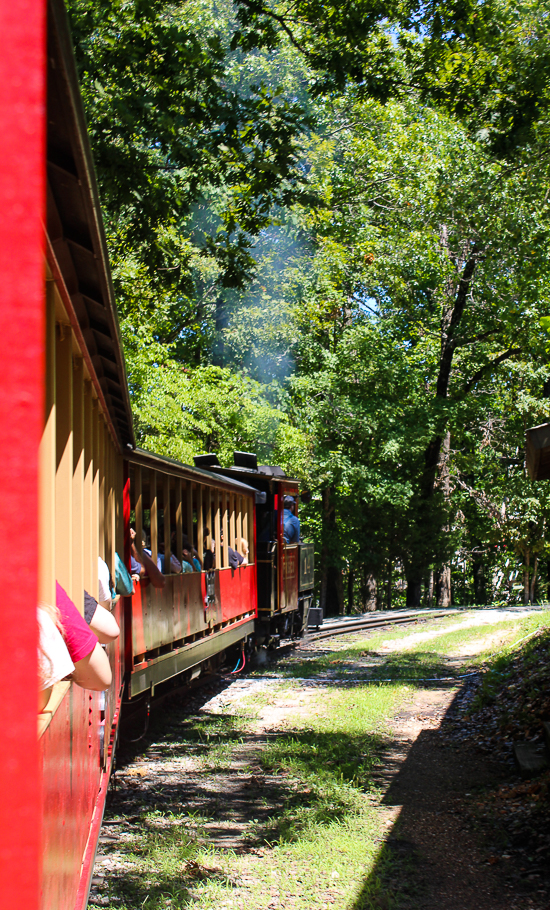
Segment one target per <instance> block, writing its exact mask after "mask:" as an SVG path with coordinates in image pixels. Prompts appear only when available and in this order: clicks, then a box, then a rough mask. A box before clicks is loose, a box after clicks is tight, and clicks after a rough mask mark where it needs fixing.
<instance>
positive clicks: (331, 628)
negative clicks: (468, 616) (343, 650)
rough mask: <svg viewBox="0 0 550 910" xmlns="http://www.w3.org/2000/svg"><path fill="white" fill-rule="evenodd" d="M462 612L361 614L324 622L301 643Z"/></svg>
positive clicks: (400, 611)
mask: <svg viewBox="0 0 550 910" xmlns="http://www.w3.org/2000/svg"><path fill="white" fill-rule="evenodd" d="M461 612H463V611H462V610H455V609H451V610H395V611H393V610H392V611H389V610H388V611H385V612H384V613H375V614H372V613H370V614H363V615H362V616H357V617H346V618H345V619H329V620H324V621H323V623H322V625H321V626H319V627H317V628H316V629H315V630H308V632H307V633H306V634H305V635H304V637H303V639H302V641H303V642H304V643H307V642H309V641H318V640H319V639H321V638H331V637H332V636H334V635H344V634H346V633H348V632H359V631H362V630H363V629H377V628H380V627H382V626H393V625H397V624H399V623H402V624H405V623H411V622H417V621H418V620H419V619H431V618H434V617H439V616H453V615H458V614H459V613H461Z"/></svg>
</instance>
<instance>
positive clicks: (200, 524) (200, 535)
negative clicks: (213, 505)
mask: <svg viewBox="0 0 550 910" xmlns="http://www.w3.org/2000/svg"><path fill="white" fill-rule="evenodd" d="M202 500H203V486H202V484H201V483H198V484H197V550H198V554H199V558H200V560H201V562H202V560H203V559H204V509H203V501H202Z"/></svg>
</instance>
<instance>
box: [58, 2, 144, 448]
mask: <svg viewBox="0 0 550 910" xmlns="http://www.w3.org/2000/svg"><path fill="white" fill-rule="evenodd" d="M47 105H48V107H47V140H46V141H47V184H48V189H47V193H48V195H47V258H48V262H49V264H50V267H51V269H52V272H53V275H54V278H55V280H56V282H57V285H58V287H59V289H60V293H61V296H62V299H63V303H64V306H65V309H66V310H67V312H68V315H69V318H70V320H71V325H72V327H73V330H74V332H75V335H76V337H77V339H78V342H79V344H80V347H81V349H82V352H83V354H84V357H85V360H86V364H87V367H88V370H89V371H90V375H91V377H92V382H93V384H94V387H95V389H96V392H97V394H98V397H99V398H100V400H101V402H102V404H103V406H104V408H105V410H106V412H107V416H108V418H109V420H110V422H111V425H112V429H113V430H114V433H115V435H116V437H117V439H118V442H119V445H120V448H121V450H124V449H126V448H127V447H128V446H132V447H133V446H134V445H135V438H134V430H133V422H132V410H131V406H130V397H129V393H128V384H127V381H126V370H125V364H124V354H123V351H122V345H121V343H120V329H119V324H118V316H117V311H116V305H115V298H114V292H113V285H112V281H111V272H110V267H109V257H108V253H107V245H106V242H105V234H104V230H103V221H102V215H101V207H100V203H99V195H98V191H97V183H96V178H95V171H94V165H93V160H92V153H91V149H90V143H89V138H88V131H87V127H86V119H85V115H84V108H83V106H82V100H81V97H80V87H79V82H78V74H77V71H76V64H75V59H74V52H73V45H72V38H71V31H70V25H69V21H68V17H67V11H66V9H65V4H64V2H63V0H48V100H47Z"/></svg>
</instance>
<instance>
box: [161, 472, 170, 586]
mask: <svg viewBox="0 0 550 910" xmlns="http://www.w3.org/2000/svg"><path fill="white" fill-rule="evenodd" d="M162 493H163V503H162V505H163V509H164V574H165V575H171V574H172V567H171V565H170V554H171V549H170V547H171V540H170V538H171V535H172V531H171V528H170V475H169V474H165V475H164V477H163V491H162Z"/></svg>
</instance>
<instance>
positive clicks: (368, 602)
mask: <svg viewBox="0 0 550 910" xmlns="http://www.w3.org/2000/svg"><path fill="white" fill-rule="evenodd" d="M377 601H378V585H377V582H376V576H375V575H374V574H373V573H372V572H367V570H366V569H365V568H363V578H362V584H361V604H362V607H363V610H364V612H365V613H368V612H371V611H372V610H376V607H377Z"/></svg>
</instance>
